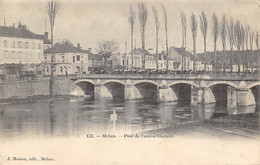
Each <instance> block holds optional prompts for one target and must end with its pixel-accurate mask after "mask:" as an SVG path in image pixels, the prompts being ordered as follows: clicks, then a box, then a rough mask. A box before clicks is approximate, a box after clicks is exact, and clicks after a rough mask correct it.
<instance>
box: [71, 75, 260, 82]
mask: <svg viewBox="0 0 260 165" xmlns="http://www.w3.org/2000/svg"><path fill="white" fill-rule="evenodd" d="M84 78H90V79H165V80H167V79H181V80H184V79H204V80H241V81H243V80H255V81H257V80H260V76H259V74H250V75H246V74H217V75H214V74H85V75H81V76H78V77H77V78H73V79H84Z"/></svg>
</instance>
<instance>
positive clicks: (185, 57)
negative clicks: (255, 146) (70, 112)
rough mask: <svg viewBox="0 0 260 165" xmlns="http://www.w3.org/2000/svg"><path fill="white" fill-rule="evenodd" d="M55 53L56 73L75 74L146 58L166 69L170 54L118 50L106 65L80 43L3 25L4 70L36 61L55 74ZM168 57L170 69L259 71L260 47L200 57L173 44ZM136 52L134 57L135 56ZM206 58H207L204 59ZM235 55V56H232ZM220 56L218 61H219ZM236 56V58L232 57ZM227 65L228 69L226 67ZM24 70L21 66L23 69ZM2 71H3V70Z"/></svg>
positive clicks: (138, 66)
mask: <svg viewBox="0 0 260 165" xmlns="http://www.w3.org/2000/svg"><path fill="white" fill-rule="evenodd" d="M52 52H53V53H54V62H53V63H54V67H53V72H54V75H56V76H59V75H75V74H88V73H93V72H92V71H93V70H96V69H99V70H100V69H101V70H102V69H104V68H107V67H110V68H111V69H124V70H142V58H143V55H144V58H145V69H146V70H156V68H157V62H156V61H157V60H158V70H163V71H165V70H166V66H167V56H166V52H165V51H161V52H160V53H158V54H155V53H154V52H153V50H152V49H148V50H143V49H142V48H135V49H134V50H133V52H127V53H116V54H113V55H112V56H111V57H110V59H108V64H109V65H106V66H105V65H104V58H103V56H102V55H99V54H94V53H92V52H91V49H88V50H84V49H82V48H81V47H80V44H78V45H77V46H74V45H73V44H72V43H70V42H69V41H64V42H61V43H56V44H55V45H54V46H53V47H51V41H50V40H49V39H48V32H45V33H44V34H43V35H41V34H35V33H33V32H31V31H29V30H28V28H27V27H26V26H25V25H22V24H21V23H19V25H18V26H17V27H15V25H13V26H9V27H7V26H0V65H1V67H0V73H1V72H3V65H8V64H12V65H16V64H19V65H24V66H27V67H23V69H24V70H30V67H29V66H31V65H32V64H35V65H39V66H40V67H38V66H37V67H38V68H39V69H40V70H41V73H42V74H43V75H46V76H48V75H50V74H51V53H52ZM168 54H169V57H168V69H169V71H192V70H193V65H194V63H195V69H196V71H203V70H204V63H206V71H214V70H216V71H218V72H219V71H221V72H222V71H224V70H225V71H226V72H231V70H232V71H233V72H239V69H240V71H241V72H245V71H249V72H254V71H256V70H259V56H260V50H255V51H250V50H247V51H239V52H238V51H236V50H235V51H225V52H223V51H216V54H215V53H214V52H206V55H205V56H204V53H198V54H197V55H196V56H194V55H193V54H191V53H190V52H188V51H185V49H184V48H177V47H170V48H169V52H168ZM132 55H133V58H132ZM205 57H206V59H204V58H205ZM231 57H232V58H231ZM215 58H216V60H215ZM231 59H232V60H231ZM224 68H225V69H224ZM19 69H20V68H19ZM1 70H2V71H1Z"/></svg>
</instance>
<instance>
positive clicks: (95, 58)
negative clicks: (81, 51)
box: [88, 53, 103, 60]
mask: <svg viewBox="0 0 260 165" xmlns="http://www.w3.org/2000/svg"><path fill="white" fill-rule="evenodd" d="M88 59H89V60H103V57H102V56H101V55H99V54H92V53H91V54H89V55H88Z"/></svg>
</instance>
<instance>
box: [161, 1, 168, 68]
mask: <svg viewBox="0 0 260 165" xmlns="http://www.w3.org/2000/svg"><path fill="white" fill-rule="evenodd" d="M162 11H163V16H164V27H165V45H166V51H165V53H166V71H168V70H169V53H168V19H167V12H166V9H165V7H164V5H162Z"/></svg>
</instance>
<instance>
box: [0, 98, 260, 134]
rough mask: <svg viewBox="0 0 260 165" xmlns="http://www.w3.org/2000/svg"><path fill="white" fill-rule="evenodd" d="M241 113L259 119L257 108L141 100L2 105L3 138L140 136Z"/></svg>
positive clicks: (66, 101) (63, 101)
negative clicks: (112, 118) (104, 134)
mask: <svg viewBox="0 0 260 165" xmlns="http://www.w3.org/2000/svg"><path fill="white" fill-rule="evenodd" d="M114 112H115V113H116V114H117V120H116V124H115V130H114V128H113V121H111V117H110V115H111V114H112V113H114ZM239 113H251V114H252V118H253V119H255V115H257V114H258V113H259V110H258V109H257V108H256V106H250V107H242V108H239V109H230V110H227V109H226V108H225V107H218V106H216V105H215V104H210V105H207V106H206V107H191V106H190V105H188V104H180V103H179V104H177V103H156V102H151V101H150V102H146V101H140V100H139V101H123V100H98V101H90V100H84V99H82V98H66V99H58V100H45V101H44V100H43V101H37V102H35V103H27V104H12V105H11V104H10V105H7V104H6V105H3V104H2V105H0V134H2V135H3V136H4V137H9V138H13V137H20V136H25V137H27V136H28V137H29V136H82V135H86V134H91V133H93V134H99V133H100V134H103V133H138V132H142V131H148V130H154V129H158V128H164V127H170V126H173V125H178V124H183V123H190V122H198V121H203V120H205V119H212V118H213V119H214V118H221V117H225V116H228V115H236V114H239ZM232 124H233V125H234V123H232ZM227 127H228V124H227ZM114 131H115V132H114Z"/></svg>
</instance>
